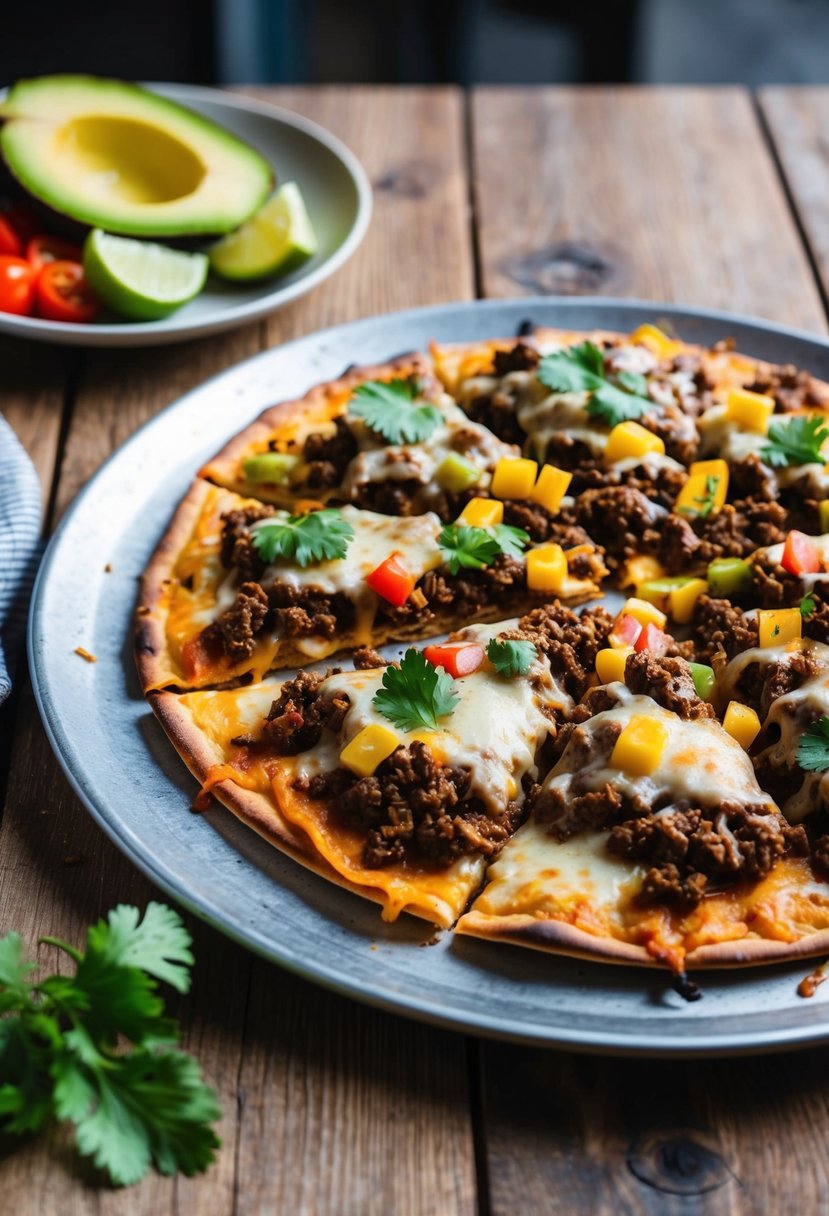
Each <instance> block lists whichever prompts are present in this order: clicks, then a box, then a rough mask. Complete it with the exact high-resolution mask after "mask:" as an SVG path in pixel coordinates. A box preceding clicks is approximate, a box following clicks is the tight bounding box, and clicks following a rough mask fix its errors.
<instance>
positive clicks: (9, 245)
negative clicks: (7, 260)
mask: <svg viewBox="0 0 829 1216" xmlns="http://www.w3.org/2000/svg"><path fill="white" fill-rule="evenodd" d="M0 254H2V255H3V256H4V257H13V258H19V257H22V256H23V242H22V241H21V239H20V237H19V236H18V235H17V233H16V232H15V230H14V228H13V227H12V225H11V224H10V223H9V221H8V219H7V218H6V216H5V215H0Z"/></svg>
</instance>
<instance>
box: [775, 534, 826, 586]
mask: <svg viewBox="0 0 829 1216" xmlns="http://www.w3.org/2000/svg"><path fill="white" fill-rule="evenodd" d="M780 565H781V566H782V567H783V569H784V570H788V572H789V574H796V575H801V574H817V572H818V570H820V553H819V551H818V549H817V547H816V546H815V545H814V544H813V543H812V540H811V538H810V537H808V536H807V535H806V533H805V532H798V531H797V529H796V528H793V529H792V531H791V532H790V533H789V535H788V536H787V537H786V543H785V545H784V546H783V556H782V557H781V559H780Z"/></svg>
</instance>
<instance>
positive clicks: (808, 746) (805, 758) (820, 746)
mask: <svg viewBox="0 0 829 1216" xmlns="http://www.w3.org/2000/svg"><path fill="white" fill-rule="evenodd" d="M795 759H796V760H797V763H798V764H799V765H800V767H801V768H804V769H806V770H807V771H809V772H812V773H822V772H825V770H826V769H827V768H829V718H827V716H826V714H824V715H823V717H821V718H818V720H817V722H813V723H812V724H811V726H807V727H806V730H805V731H804V732H803V734H802V735H801V736H800V740H799V742H798V744H797V755H796V756H795Z"/></svg>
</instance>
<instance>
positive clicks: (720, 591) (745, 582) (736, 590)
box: [706, 557, 753, 599]
mask: <svg viewBox="0 0 829 1216" xmlns="http://www.w3.org/2000/svg"><path fill="white" fill-rule="evenodd" d="M706 577H707V579H708V593H709V595H712V596H713V597H714V598H715V599H717V598H719V597H720V596H729V595H736V594H740V593H742V592H744V591H750V590H751V584H752V581H753V574H752V569H751V562H747V561H744V560H743V559H742V558H741V557H716V558H714V560H713V562H710V563H709V566H708V573H707V575H706Z"/></svg>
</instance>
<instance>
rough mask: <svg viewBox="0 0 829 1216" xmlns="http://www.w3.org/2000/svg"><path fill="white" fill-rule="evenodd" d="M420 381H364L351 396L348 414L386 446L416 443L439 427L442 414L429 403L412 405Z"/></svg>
mask: <svg viewBox="0 0 829 1216" xmlns="http://www.w3.org/2000/svg"><path fill="white" fill-rule="evenodd" d="M420 392H421V387H420V382H419V381H418V380H417V378H416V377H413V376H410V377H409V379H408V380H388V381H386V380H366V382H365V383H364V384H361V385H359V387H358V388H356V389H355V390H354V393H353V394H352V397H351V401H350V403H349V406H348V412H349V413H350V414H353V415H354V417H355V418H362V420H363V422H364V423H365V424H366V426H367V427H368V428H369V430H372V431H374V432H375V433H376V434H378V435H381V436H382V437H383V439H385V440H387V441H388V442H389V443H419V442H420V440H422V439H428V438H429V436H430V435H431V433H432V431H433V430H435V428H436V427H438V426H440V424H441V422H442V421H443V415H442V414H441V412H440V410H439V409H438V408H437V407H436V406H434V405H429V404H423V405H415V404H414V403H415V401H416V400H417V398H418V396H419V395H420Z"/></svg>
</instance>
